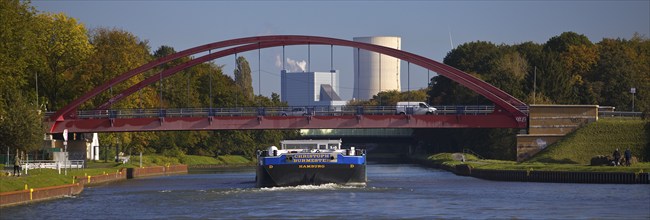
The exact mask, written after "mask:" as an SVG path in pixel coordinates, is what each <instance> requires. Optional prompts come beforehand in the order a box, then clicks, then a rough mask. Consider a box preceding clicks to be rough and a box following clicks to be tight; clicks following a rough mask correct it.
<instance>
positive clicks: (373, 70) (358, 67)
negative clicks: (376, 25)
mask: <svg viewBox="0 0 650 220" xmlns="http://www.w3.org/2000/svg"><path fill="white" fill-rule="evenodd" d="M354 41H357V42H363V43H371V44H376V45H381V46H385V47H390V48H395V49H398V50H400V47H401V45H402V44H401V41H402V39H401V38H400V37H384V36H382V37H355V38H354ZM399 77H400V60H399V59H397V58H394V57H391V56H388V55H385V54H382V55H379V53H375V52H371V51H367V50H361V49H357V48H354V92H353V95H352V97H354V98H355V99H357V100H369V99H371V98H372V96H373V95H376V94H377V93H379V92H380V91H388V90H397V91H401V89H400V82H399V80H400V78H399Z"/></svg>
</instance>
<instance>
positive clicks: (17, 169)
mask: <svg viewBox="0 0 650 220" xmlns="http://www.w3.org/2000/svg"><path fill="white" fill-rule="evenodd" d="M16 173H18V176H20V156H18V152H16V157H14V176H16Z"/></svg>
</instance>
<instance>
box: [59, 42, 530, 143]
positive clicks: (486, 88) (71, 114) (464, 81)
mask: <svg viewBox="0 0 650 220" xmlns="http://www.w3.org/2000/svg"><path fill="white" fill-rule="evenodd" d="M312 44H313V45H336V46H345V47H352V48H359V49H363V50H368V51H373V52H377V53H381V54H385V55H389V56H392V57H395V58H398V59H401V60H404V61H407V62H410V63H413V64H416V65H419V66H421V67H423V68H426V69H428V70H431V71H434V72H436V73H438V74H439V75H443V76H445V77H447V78H449V79H451V80H453V81H455V82H457V83H459V84H461V85H463V86H465V87H467V88H469V89H471V90H472V91H475V92H476V93H478V94H480V95H482V96H484V97H485V98H487V99H488V100H490V101H492V102H493V103H494V104H495V106H496V108H495V112H498V113H501V114H503V113H506V114H508V115H509V117H511V118H512V119H513V120H515V121H516V123H517V125H518V127H520V128H525V127H527V114H526V113H525V112H524V111H523V109H525V108H527V105H526V104H525V103H523V102H522V101H520V100H518V99H517V98H515V97H513V96H512V95H510V94H508V93H506V92H504V91H503V90H501V89H499V88H496V87H495V86H493V85H491V84H489V83H487V82H485V81H483V80H481V79H478V78H476V77H474V76H472V75H470V74H467V73H465V72H463V71H460V70H458V69H456V68H453V67H451V66H448V65H445V64H442V63H439V62H437V61H434V60H431V59H428V58H426V57H422V56H419V55H416V54H413V53H409V52H406V51H402V50H397V49H393V48H388V47H383V46H379V45H374V44H368V43H362V42H356V41H350V40H342V39H336V38H328V37H320V36H300V35H271V36H258V37H246V38H238V39H231V40H226V41H220V42H214V43H209V44H205V45H201V46H198V47H194V48H190V49H187V50H183V51H180V52H177V53H174V54H170V55H168V56H165V57H162V58H159V59H157V60H154V61H151V62H149V63H147V64H144V65H142V66H140V67H137V68H135V69H132V70H130V71H128V72H125V73H123V74H122V75H120V76H118V77H116V78H114V79H112V80H109V81H108V82H106V83H104V84H102V85H100V86H98V87H96V88H95V89H93V90H92V91H90V92H88V93H86V94H84V95H83V96H81V97H79V98H78V99H76V100H74V101H72V102H71V103H70V104H68V105H67V106H65V107H63V108H62V109H60V110H58V111H57V112H56V113H55V114H53V115H52V116H51V117H50V121H51V122H53V123H50V124H51V127H50V129H49V130H50V132H55V130H56V129H55V127H56V125H57V124H58V123H59V122H63V121H65V120H66V119H74V118H76V110H77V108H78V107H79V106H80V105H81V104H83V103H84V102H86V101H88V100H90V99H91V98H93V97H95V96H97V95H99V94H100V93H101V92H104V91H106V90H108V89H109V88H111V87H113V86H115V85H117V84H118V83H121V82H124V81H126V80H128V79H129V78H131V77H133V76H136V75H138V74H140V73H143V72H145V71H148V70H150V69H152V68H154V67H156V66H159V65H161V64H164V63H168V62H171V61H173V60H176V59H178V58H181V57H186V56H191V55H194V54H198V53H204V52H207V51H211V50H216V49H220V48H228V47H230V48H228V49H223V50H221V51H217V52H214V53H210V54H208V55H204V56H201V57H198V58H195V59H192V60H190V61H187V62H184V63H181V64H178V65H176V66H174V67H172V68H170V69H167V70H164V71H161V72H160V73H158V74H154V75H152V76H151V77H149V78H147V79H145V80H143V81H141V82H139V83H137V84H135V85H133V86H132V87H130V88H128V89H126V90H124V91H122V92H121V93H118V94H116V95H115V96H114V97H112V98H110V99H109V100H108V101H107V102H106V103H104V104H102V105H101V106H100V109H107V108H109V107H110V105H111V104H112V103H115V102H117V101H119V100H121V99H123V98H125V97H127V96H128V95H130V94H132V93H134V92H136V91H138V90H140V89H142V88H144V87H146V86H147V85H150V84H152V83H155V82H156V81H157V80H159V79H160V77H163V78H165V77H168V76H171V75H173V74H175V73H177V72H179V71H181V70H183V69H186V68H189V67H192V66H195V65H198V64H200V63H203V62H207V61H210V60H213V59H217V58H220V57H224V56H229V55H232V54H235V53H240V52H245V51H251V50H256V49H262V48H269V47H278V46H290V45H312Z"/></svg>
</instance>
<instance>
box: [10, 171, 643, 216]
mask: <svg viewBox="0 0 650 220" xmlns="http://www.w3.org/2000/svg"><path fill="white" fill-rule="evenodd" d="M254 178H255V173H254V169H253V168H229V169H218V170H203V172H199V173H196V172H194V173H193V174H190V175H178V176H165V177H153V178H144V179H133V180H128V181H121V182H117V183H110V184H106V185H102V186H95V187H87V188H86V189H85V190H84V192H83V193H82V194H80V195H78V196H75V197H70V198H64V199H58V200H51V201H45V202H39V203H35V204H28V205H22V206H15V207H8V208H2V209H0V218H1V219H160V218H165V219H169V218H171V219H195V218H202V219H203V218H208V219H233V218H234V219H237V218H259V219H287V218H301V219H305V218H308V219H312V218H318V219H353V218H354V219H396V218H414V219H431V218H445V219H447V218H460V219H495V218H497V219H504V218H507V219H650V185H622V184H618V185H615V184H566V183H562V184H560V183H524V182H496V181H487V180H480V179H475V178H471V177H462V176H456V175H454V174H452V173H449V172H445V171H441V170H437V169H430V168H424V167H420V166H417V165H405V164H370V165H368V180H369V182H368V184H367V186H365V187H351V186H338V185H324V186H299V187H280V188H262V189H258V188H255V183H254V182H253V180H254Z"/></svg>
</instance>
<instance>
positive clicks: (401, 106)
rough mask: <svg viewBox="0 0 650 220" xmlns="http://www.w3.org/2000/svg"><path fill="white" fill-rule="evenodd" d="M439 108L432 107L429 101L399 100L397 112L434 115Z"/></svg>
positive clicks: (400, 113) (398, 113) (399, 113)
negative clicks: (428, 103)
mask: <svg viewBox="0 0 650 220" xmlns="http://www.w3.org/2000/svg"><path fill="white" fill-rule="evenodd" d="M436 110H437V109H436V108H434V107H430V106H429V105H427V103H424V102H416V101H408V102H397V106H396V107H395V114H397V115H432V114H433V113H434V112H435V111H436Z"/></svg>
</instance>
